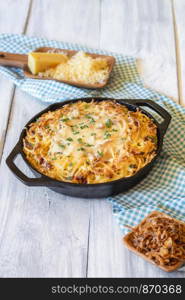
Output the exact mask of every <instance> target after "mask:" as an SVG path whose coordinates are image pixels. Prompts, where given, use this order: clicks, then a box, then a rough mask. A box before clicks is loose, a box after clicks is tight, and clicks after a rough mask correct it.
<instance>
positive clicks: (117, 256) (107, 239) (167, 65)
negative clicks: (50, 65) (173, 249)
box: [88, 0, 184, 277]
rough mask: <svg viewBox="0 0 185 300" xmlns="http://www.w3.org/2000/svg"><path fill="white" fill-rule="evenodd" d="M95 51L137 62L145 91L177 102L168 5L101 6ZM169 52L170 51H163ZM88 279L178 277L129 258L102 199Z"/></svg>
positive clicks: (94, 205)
mask: <svg viewBox="0 0 185 300" xmlns="http://www.w3.org/2000/svg"><path fill="white" fill-rule="evenodd" d="M101 3H102V5H101V24H100V25H101V26H100V28H101V35H100V47H101V48H104V49H109V50H112V51H116V52H120V53H123V54H128V55H134V56H136V57H138V58H141V59H142V66H143V73H142V76H143V79H144V82H145V84H146V85H147V86H150V87H151V88H153V89H156V90H158V91H160V92H162V93H165V94H167V95H168V96H171V97H173V98H174V99H175V100H176V101H177V100H178V90H177V78H176V65H175V61H176V59H175V45H174V36H173V19H172V12H171V3H170V2H169V1H166V0H165V1H161V0H160V1H148V0H146V1H145V0H139V1H138V0H137V1H135V0H133V1H128V0H124V1H122V0H121V1H119V0H117V1H116V2H115V1H110V0H104V1H102V2H101ZM169 49H170V51H169ZM90 222H91V226H90V238H89V260H88V276H89V277H180V276H184V274H182V273H180V272H179V273H177V272H176V273H173V274H166V273H165V272H163V271H160V270H159V269H158V268H156V267H155V266H152V265H150V264H148V263H147V262H145V261H143V260H142V259H141V258H138V257H137V256H135V255H133V254H132V253H130V252H129V251H128V250H127V249H126V248H124V246H123V244H122V234H121V232H120V230H119V228H118V226H117V225H116V222H115V220H113V218H112V209H111V205H110V204H108V203H106V201H105V200H101V201H98V200H97V201H92V202H91V221H90Z"/></svg>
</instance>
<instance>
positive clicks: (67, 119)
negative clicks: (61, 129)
mask: <svg viewBox="0 0 185 300" xmlns="http://www.w3.org/2000/svg"><path fill="white" fill-rule="evenodd" d="M60 120H61V121H62V122H67V121H69V118H62V119H60Z"/></svg>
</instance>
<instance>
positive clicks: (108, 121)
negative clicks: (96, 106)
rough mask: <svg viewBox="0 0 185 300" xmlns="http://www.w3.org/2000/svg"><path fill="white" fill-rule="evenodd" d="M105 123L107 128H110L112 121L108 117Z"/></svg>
mask: <svg viewBox="0 0 185 300" xmlns="http://www.w3.org/2000/svg"><path fill="white" fill-rule="evenodd" d="M105 125H106V127H107V128H111V126H112V121H111V120H110V119H108V120H107V121H106V122H105Z"/></svg>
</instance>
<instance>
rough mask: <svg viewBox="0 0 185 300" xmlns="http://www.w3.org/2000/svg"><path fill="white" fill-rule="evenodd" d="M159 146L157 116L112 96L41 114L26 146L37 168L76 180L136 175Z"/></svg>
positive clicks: (61, 178) (43, 171) (93, 180)
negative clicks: (154, 119)
mask: <svg viewBox="0 0 185 300" xmlns="http://www.w3.org/2000/svg"><path fill="white" fill-rule="evenodd" d="M156 149H157V128H156V125H155V124H154V123H153V121H152V120H151V119H149V118H148V117H147V116H146V115H145V114H143V113H142V112H141V111H140V110H137V111H136V112H133V111H129V110H128V109H127V107H126V106H124V105H120V104H118V103H116V102H114V101H110V100H105V101H101V102H95V101H93V100H92V102H90V103H86V102H84V101H78V102H75V103H71V104H66V105H65V106H63V107H62V108H60V109H58V110H55V111H52V112H50V111H49V112H47V113H45V114H43V115H42V116H41V117H40V118H39V119H38V120H37V121H36V122H34V123H32V124H30V125H29V129H27V134H26V137H25V139H24V148H23V150H24V152H25V154H26V157H27V159H28V161H29V162H30V163H31V164H32V165H33V167H35V168H36V169H37V170H38V171H40V172H41V173H43V174H45V175H47V176H49V177H52V178H54V179H58V180H61V181H68V182H74V183H102V182H107V181H112V180H116V179H119V178H123V177H129V176H132V175H134V174H135V173H136V172H138V171H139V170H140V169H141V168H142V167H144V166H145V165H146V164H148V163H149V162H150V161H151V160H152V159H153V157H154V156H155V155H156Z"/></svg>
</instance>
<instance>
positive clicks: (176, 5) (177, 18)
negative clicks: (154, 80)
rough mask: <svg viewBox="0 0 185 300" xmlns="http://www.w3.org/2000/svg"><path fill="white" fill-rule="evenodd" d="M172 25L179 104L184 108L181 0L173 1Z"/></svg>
mask: <svg viewBox="0 0 185 300" xmlns="http://www.w3.org/2000/svg"><path fill="white" fill-rule="evenodd" d="M173 9H174V23H175V34H176V42H177V45H176V52H177V59H178V61H177V62H178V78H179V90H180V104H181V105H183V106H185V58H184V53H185V20H184V13H185V2H184V1H183V0H176V1H173Z"/></svg>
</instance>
